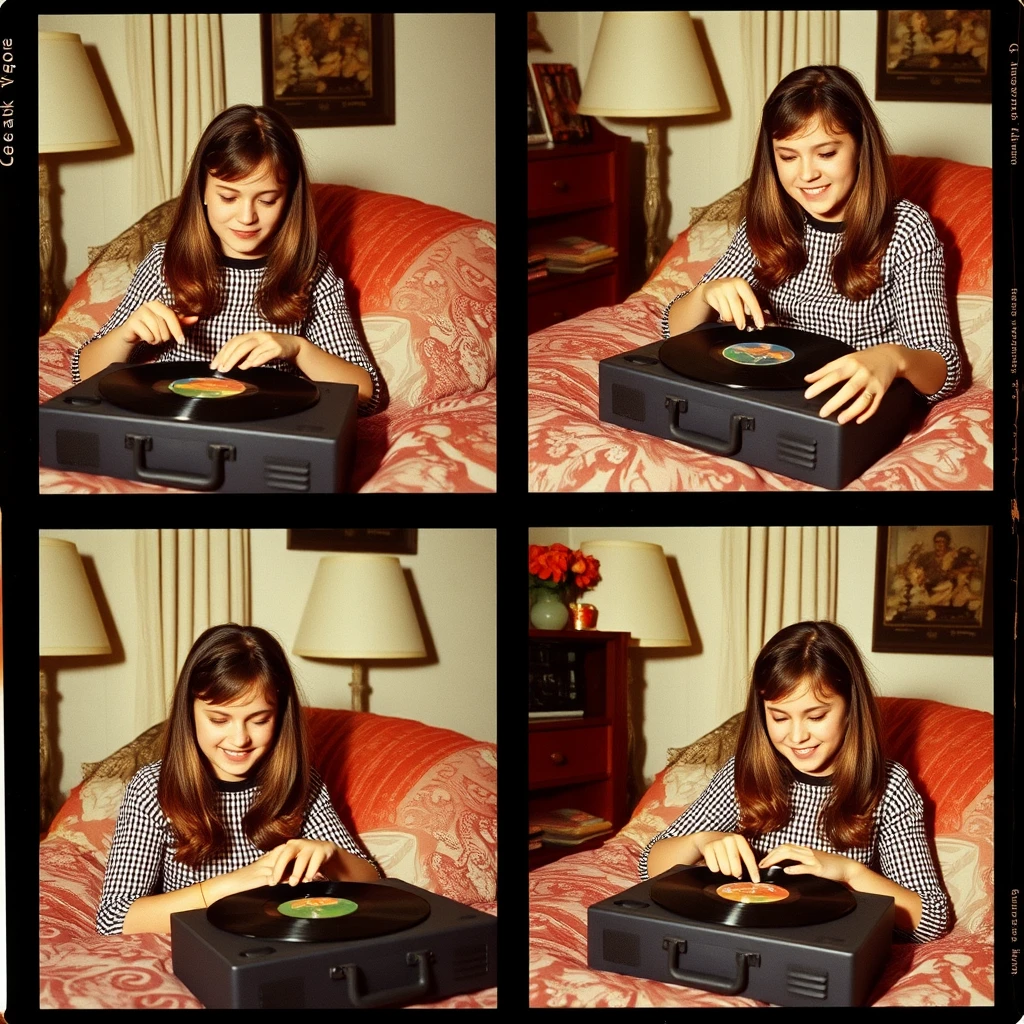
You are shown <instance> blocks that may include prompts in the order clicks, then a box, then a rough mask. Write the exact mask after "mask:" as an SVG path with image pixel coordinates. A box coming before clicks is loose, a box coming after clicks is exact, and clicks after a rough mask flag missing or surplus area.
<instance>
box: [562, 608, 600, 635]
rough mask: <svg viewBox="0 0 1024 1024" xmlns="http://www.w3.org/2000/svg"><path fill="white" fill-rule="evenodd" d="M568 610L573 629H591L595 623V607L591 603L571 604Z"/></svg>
mask: <svg viewBox="0 0 1024 1024" xmlns="http://www.w3.org/2000/svg"><path fill="white" fill-rule="evenodd" d="M569 611H571V612H572V624H573V628H574V629H593V628H594V626H595V625H596V624H597V608H595V607H594V605H592V604H571V605H569Z"/></svg>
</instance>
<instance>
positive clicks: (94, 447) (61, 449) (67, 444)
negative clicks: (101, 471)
mask: <svg viewBox="0 0 1024 1024" xmlns="http://www.w3.org/2000/svg"><path fill="white" fill-rule="evenodd" d="M55 440H56V443H57V461H58V462H59V463H60V464H61V465H62V466H77V467H85V466H91V467H94V468H95V467H97V466H99V464H100V435H99V434H97V433H95V432H94V431H88V430H58V431H57V432H56V438H55Z"/></svg>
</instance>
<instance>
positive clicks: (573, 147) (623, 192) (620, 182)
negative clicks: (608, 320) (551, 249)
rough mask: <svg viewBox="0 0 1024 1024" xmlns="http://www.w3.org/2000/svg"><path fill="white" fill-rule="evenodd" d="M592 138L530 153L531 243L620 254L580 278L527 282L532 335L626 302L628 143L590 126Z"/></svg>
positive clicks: (600, 127)
mask: <svg viewBox="0 0 1024 1024" xmlns="http://www.w3.org/2000/svg"><path fill="white" fill-rule="evenodd" d="M590 123H591V128H592V133H591V140H590V141H589V142H582V143H570V142H562V143H557V144H555V143H549V144H548V145H546V146H533V147H531V148H530V149H529V150H528V151H527V218H528V223H527V230H526V234H527V242H528V243H530V244H532V243H536V242H551V241H554V240H555V239H558V238H564V237H566V236H568V235H582V236H583V237H585V238H590V239H593V240H594V241H595V242H604V243H606V244H608V245H611V246H614V247H615V249H616V250H618V256H617V258H616V259H614V260H613V261H612V262H611V263H606V264H605V265H604V266H601V267H596V268H594V269H593V270H588V271H586V272H585V273H582V274H550V273H549V274H548V275H547V276H546V277H542V278H539V279H538V280H535V281H530V282H529V291H528V312H527V331H528V333H530V334H532V333H533V332H534V331H539V330H540V329H541V328H543V327H549V326H550V325H551V324H554V323H558V322H559V321H561V320H569V319H571V318H572V317H574V316H578V315H579V314H580V313H585V312H586V311H587V310H588V309H594V308H596V307H597V306H612V305H615V304H616V303H618V302H621V301H622V300H623V299H624V298H625V297H626V292H627V289H628V284H629V281H628V278H629V163H628V160H629V143H630V140H629V139H628V138H625V137H624V136H621V135H615V134H614V133H613V132H610V131H608V129H607V128H605V127H604V126H603V125H601V124H600V123H599V122H597V121H595V120H591V122H590Z"/></svg>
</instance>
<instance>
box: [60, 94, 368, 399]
mask: <svg viewBox="0 0 1024 1024" xmlns="http://www.w3.org/2000/svg"><path fill="white" fill-rule="evenodd" d="M153 346H155V347H157V351H158V355H157V359H158V360H162V361H167V360H194V359H201V360H203V361H206V362H209V364H210V368H211V369H212V370H217V371H220V372H227V371H229V370H231V369H232V368H233V367H235V366H237V367H238V368H239V369H242V370H245V369H249V368H250V367H253V366H263V365H267V366H270V367H273V368H275V369H279V370H285V371H287V372H290V373H299V372H301V373H303V374H305V375H306V376H307V377H309V378H310V379H311V380H322V381H335V382H339V383H349V384H355V385H357V386H358V388H359V401H360V408H359V411H360V412H361V413H369V412H373V411H374V410H375V409H376V407H377V404H378V402H379V395H380V381H379V378H378V375H377V371H376V369H375V367H374V366H373V363H372V362H371V361H370V359H369V357H368V356H367V354H366V352H365V351H364V349H363V346H362V344H361V342H360V340H359V336H358V335H357V334H356V331H355V327H354V326H353V323H352V317H351V315H350V314H349V311H348V307H347V305H346V304H345V291H344V286H343V285H342V282H341V281H340V280H339V279H338V277H337V276H336V275H335V273H334V271H333V270H332V269H331V265H330V263H329V261H328V259H327V256H326V254H325V253H324V252H322V251H320V249H319V247H318V244H317V228H316V216H315V213H314V209H313V203H312V199H311V197H310V191H309V184H308V178H307V173H306V167H305V164H304V161H303V158H302V150H301V148H300V146H299V140H298V138H297V137H296V135H295V132H294V131H292V129H291V127H290V126H289V125H288V123H287V122H286V121H285V120H284V119H283V118H282V117H281V115H280V114H278V113H277V112H276V111H274V110H272V109H270V108H268V107H251V106H244V105H239V106H234V107H229V108H228V109H227V110H225V111H224V112H223V113H221V114H219V115H218V116H217V117H215V118H214V119H213V121H211V122H210V125H209V127H208V128H207V129H206V131H205V132H204V133H203V137H202V138H201V139H200V140H199V145H198V146H197V147H196V151H195V154H194V155H193V157H192V162H191V164H190V166H189V169H188V173H187V175H186V178H185V183H184V185H183V187H182V191H181V198H180V199H179V200H178V205H177V208H176V210H175V214H174V222H173V224H172V226H171V230H170V234H169V236H168V238H167V241H166V242H158V243H157V244H156V245H154V246H153V248H152V249H151V250H150V252H149V255H148V256H147V257H146V258H145V259H144V260H143V261H142V263H141V264H139V267H138V269H137V270H136V272H135V276H134V277H133V278H132V281H131V284H130V285H129V286H128V291H127V292H126V293H125V296H124V298H123V299H122V300H121V304H120V305H119V306H118V307H117V309H116V310H114V313H113V315H112V316H111V317H110V319H109V320H108V321H107V323H106V324H105V325H104V326H103V328H102V329H101V330H100V331H99V332H98V333H97V334H96V335H95V336H94V337H93V338H91V339H90V340H89V341H87V342H86V343H85V345H83V346H82V348H81V349H79V350H78V351H77V352H76V353H75V354H74V356H73V358H72V361H71V373H72V379H73V381H74V383H75V384H78V383H80V381H81V380H82V378H83V377H91V376H92V375H93V374H95V373H98V372H99V371H100V370H103V369H105V368H106V367H107V366H109V365H110V364H111V363H114V362H127V361H129V360H132V361H137V360H146V359H148V358H150V354H151V353H152V352H153Z"/></svg>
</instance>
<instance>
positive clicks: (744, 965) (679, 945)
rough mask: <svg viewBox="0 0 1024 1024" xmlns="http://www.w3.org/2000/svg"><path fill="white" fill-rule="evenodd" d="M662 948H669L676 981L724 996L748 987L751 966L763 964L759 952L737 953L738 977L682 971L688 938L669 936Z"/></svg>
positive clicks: (670, 967) (669, 962)
mask: <svg viewBox="0 0 1024 1024" xmlns="http://www.w3.org/2000/svg"><path fill="white" fill-rule="evenodd" d="M661 945H662V948H663V949H667V950H668V973H669V974H671V975H672V977H673V979H674V980H675V981H678V982H679V983H680V984H682V985H689V986H690V987H691V988H702V989H705V990H706V991H708V992H717V993H718V994H719V995H723V996H735V995H738V994H739V993H740V992H742V991H744V990H745V989H746V987H747V975H748V972H749V969H750V968H751V967H760V966H761V956H760V954H758V953H740V952H738V953H737V954H736V977H735V978H722V977H720V976H719V975H717V974H701V973H700V972H699V971H682V970H680V969H679V966H678V964H679V954H680V953H685V952H686V939H672V938H668V939H665V941H664V942H662V944H661Z"/></svg>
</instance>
